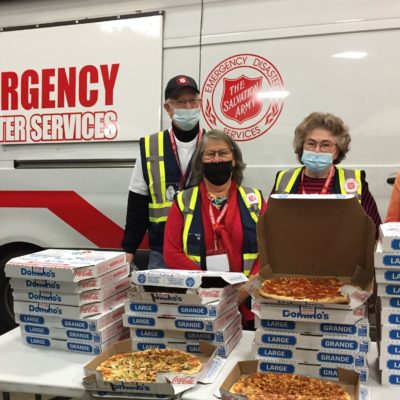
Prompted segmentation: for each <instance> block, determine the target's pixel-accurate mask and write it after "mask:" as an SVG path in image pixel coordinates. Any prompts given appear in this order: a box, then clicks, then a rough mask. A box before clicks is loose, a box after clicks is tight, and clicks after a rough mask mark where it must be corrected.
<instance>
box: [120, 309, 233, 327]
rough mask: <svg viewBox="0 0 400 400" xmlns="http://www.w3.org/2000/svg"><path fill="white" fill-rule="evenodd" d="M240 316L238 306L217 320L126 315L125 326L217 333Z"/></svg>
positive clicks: (124, 317) (124, 318)
mask: <svg viewBox="0 0 400 400" xmlns="http://www.w3.org/2000/svg"><path fill="white" fill-rule="evenodd" d="M238 314H239V311H238V308H237V305H234V306H233V307H231V308H230V309H229V310H226V313H225V314H223V315H221V316H220V317H219V318H217V319H207V318H193V317H192V318H189V317H174V316H170V317H158V316H156V315H147V314H136V315H127V314H124V316H123V321H124V326H126V327H127V328H152V329H167V330H171V329H172V330H183V331H189V330H193V331H202V332H216V331H219V330H221V329H224V328H225V327H226V326H227V325H229V324H230V323H231V322H232V320H234V319H235V318H236V317H237V315H238Z"/></svg>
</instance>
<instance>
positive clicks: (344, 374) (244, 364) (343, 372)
mask: <svg viewBox="0 0 400 400" xmlns="http://www.w3.org/2000/svg"><path fill="white" fill-rule="evenodd" d="M256 372H258V362H257V361H254V360H253V361H239V362H238V363H237V364H236V365H235V366H234V368H233V369H232V370H231V372H230V373H229V374H228V376H227V377H226V378H225V380H224V382H223V383H222V385H221V387H220V393H221V398H222V399H223V400H244V399H246V398H247V397H245V396H241V395H237V394H234V393H231V392H230V391H229V389H230V388H231V386H232V385H233V384H234V383H235V382H236V381H238V380H239V379H240V378H241V377H242V376H243V375H249V374H254V373H256ZM337 376H338V379H337V383H339V385H340V386H342V388H343V389H344V390H346V392H347V393H349V395H350V398H351V400H359V390H360V387H359V386H360V382H359V375H358V374H357V373H356V372H354V371H349V370H347V369H343V368H338V371H337Z"/></svg>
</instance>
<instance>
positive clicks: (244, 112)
mask: <svg viewBox="0 0 400 400" xmlns="http://www.w3.org/2000/svg"><path fill="white" fill-rule="evenodd" d="M261 84H262V77H261V76H260V77H259V78H248V77H247V76H244V75H241V76H240V77H239V78H236V79H227V78H224V88H223V94H222V98H221V112H222V114H223V115H224V116H225V117H226V118H229V119H232V120H234V121H236V122H237V123H239V124H241V123H243V122H244V121H247V120H249V119H251V118H254V117H255V116H256V115H258V114H259V113H260V111H261V108H262V102H261V101H260V100H259V99H258V98H257V93H258V92H259V91H260V90H261Z"/></svg>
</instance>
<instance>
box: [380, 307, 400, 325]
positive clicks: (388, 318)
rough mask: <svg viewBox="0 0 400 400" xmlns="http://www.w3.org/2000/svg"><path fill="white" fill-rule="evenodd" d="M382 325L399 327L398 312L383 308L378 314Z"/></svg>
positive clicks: (399, 311) (399, 312)
mask: <svg viewBox="0 0 400 400" xmlns="http://www.w3.org/2000/svg"><path fill="white" fill-rule="evenodd" d="M380 321H381V324H382V325H397V326H400V310H399V309H396V308H383V309H382V310H381V312H380Z"/></svg>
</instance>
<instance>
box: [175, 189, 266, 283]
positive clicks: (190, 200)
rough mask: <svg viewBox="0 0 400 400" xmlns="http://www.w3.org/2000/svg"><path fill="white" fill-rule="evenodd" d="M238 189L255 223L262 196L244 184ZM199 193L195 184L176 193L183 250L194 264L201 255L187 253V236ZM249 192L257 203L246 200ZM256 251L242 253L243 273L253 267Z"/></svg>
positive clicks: (198, 262) (246, 273)
mask: <svg viewBox="0 0 400 400" xmlns="http://www.w3.org/2000/svg"><path fill="white" fill-rule="evenodd" d="M238 190H239V193H240V196H241V198H242V201H243V203H244V205H245V207H246V209H247V210H248V212H249V214H250V216H251V218H252V220H253V221H254V223H255V224H257V221H258V217H259V215H260V212H261V207H262V196H261V192H260V191H259V190H257V189H252V188H247V187H244V186H238ZM198 193H199V187H198V186H195V187H193V188H190V189H187V190H184V191H183V192H180V193H178V195H177V203H178V207H179V209H180V211H181V213H182V215H183V227H184V228H183V234H182V242H183V251H184V253H185V255H186V257H188V258H189V259H190V260H192V261H193V262H194V263H195V264H197V265H199V266H200V265H201V256H200V254H189V252H188V238H189V231H190V227H191V224H192V221H193V214H194V210H195V207H196V204H197V199H198ZM249 194H254V195H255V196H256V198H257V203H252V204H250V202H249V200H248V196H247V195H249ZM257 257H258V252H257V253H249V252H246V253H243V273H244V274H245V275H246V276H248V275H249V274H250V272H251V270H252V268H253V265H254V263H255V261H256V260H257Z"/></svg>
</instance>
